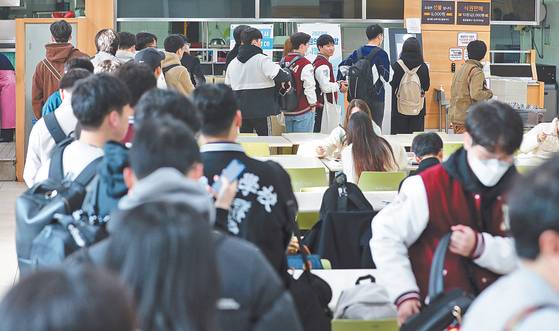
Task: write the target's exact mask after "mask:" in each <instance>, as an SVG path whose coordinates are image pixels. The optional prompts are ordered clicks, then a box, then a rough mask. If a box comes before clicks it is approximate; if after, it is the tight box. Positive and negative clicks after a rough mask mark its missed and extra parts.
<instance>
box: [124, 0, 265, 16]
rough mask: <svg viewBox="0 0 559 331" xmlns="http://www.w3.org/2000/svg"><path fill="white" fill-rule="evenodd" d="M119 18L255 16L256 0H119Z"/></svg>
mask: <svg viewBox="0 0 559 331" xmlns="http://www.w3.org/2000/svg"><path fill="white" fill-rule="evenodd" d="M117 12H118V17H119V18H142V17H143V18H148V17H149V18H151V17H157V18H169V17H170V18H183V17H189V18H230V17H234V18H254V17H255V5H254V0H209V1H208V0H188V1H185V0H158V1H154V0H118V5H117Z"/></svg>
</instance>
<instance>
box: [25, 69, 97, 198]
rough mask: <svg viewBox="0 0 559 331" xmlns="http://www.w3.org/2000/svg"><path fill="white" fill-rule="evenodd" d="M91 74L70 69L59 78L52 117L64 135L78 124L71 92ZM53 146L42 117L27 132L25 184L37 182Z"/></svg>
mask: <svg viewBox="0 0 559 331" xmlns="http://www.w3.org/2000/svg"><path fill="white" fill-rule="evenodd" d="M92 74H93V73H91V72H89V71H87V70H85V69H72V70H70V71H68V72H67V73H66V74H65V75H64V77H62V79H61V80H60V91H61V93H60V95H61V96H62V104H61V105H60V107H58V108H57V109H56V110H55V111H54V119H55V120H56V123H58V125H59V126H60V129H62V133H63V134H64V136H68V135H69V134H70V133H71V132H74V131H75V130H76V124H78V119H77V118H76V116H75V115H74V112H73V110H72V92H73V91H74V89H75V87H76V86H77V85H78V83H79V82H80V81H82V80H83V79H85V78H87V77H89V76H91V75H92ZM49 116H52V115H49ZM47 119H48V118H47ZM55 146H56V141H55V140H54V138H53V136H52V134H51V132H50V130H49V128H48V127H47V124H46V122H45V118H44V117H43V118H41V119H40V120H38V121H37V123H35V125H33V128H32V129H31V133H30V134H29V139H28V145H27V156H26V158H25V167H24V168H23V179H24V180H25V183H26V184H27V186H29V187H31V186H33V185H34V184H35V183H36V182H37V181H36V179H35V177H36V176H37V172H38V171H39V169H40V168H41V167H42V166H43V165H44V164H45V163H47V162H50V159H51V157H52V150H53V149H54V147H55Z"/></svg>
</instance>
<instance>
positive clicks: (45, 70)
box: [31, 20, 89, 120]
mask: <svg viewBox="0 0 559 331" xmlns="http://www.w3.org/2000/svg"><path fill="white" fill-rule="evenodd" d="M50 33H51V35H52V36H51V42H50V43H48V44H46V45H45V48H46V51H47V53H46V57H45V59H43V60H42V61H41V62H39V63H38V64H37V67H36V68H35V73H34V74H33V86H32V89H31V94H32V96H31V98H32V99H33V113H34V114H35V119H37V120H38V119H39V118H41V116H42V115H41V110H42V108H43V105H44V104H45V102H46V101H47V98H48V97H49V96H50V95H51V94H53V93H54V92H56V91H57V90H58V85H59V84H60V79H61V78H62V75H63V73H64V64H65V63H66V62H67V61H68V60H70V59H73V58H75V57H89V56H88V55H87V54H85V53H82V52H80V50H79V49H77V48H74V46H73V45H72V44H71V43H69V40H70V38H71V37H72V26H71V25H70V24H69V23H68V22H66V21H64V20H62V21H58V22H54V23H52V24H51V26H50Z"/></svg>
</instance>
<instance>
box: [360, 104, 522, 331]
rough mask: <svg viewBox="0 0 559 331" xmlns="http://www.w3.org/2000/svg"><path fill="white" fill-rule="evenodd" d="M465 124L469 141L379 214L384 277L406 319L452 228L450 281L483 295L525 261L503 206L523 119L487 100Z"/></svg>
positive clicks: (375, 247) (378, 250)
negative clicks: (441, 242) (507, 226)
mask: <svg viewBox="0 0 559 331" xmlns="http://www.w3.org/2000/svg"><path fill="white" fill-rule="evenodd" d="M505 123H506V125H505ZM465 126H466V133H465V135H464V148H462V149H460V150H458V151H457V152H455V153H454V154H453V155H451V156H450V157H449V159H448V160H447V161H446V162H444V163H443V164H440V165H436V166H433V167H431V168H429V169H427V170H425V171H423V172H421V173H420V174H419V175H417V176H412V177H410V178H408V179H407V180H406V181H404V183H403V185H402V188H401V190H400V193H399V194H398V196H397V198H396V199H395V201H394V202H393V203H392V204H390V205H389V206H387V207H386V208H384V209H383V210H382V211H381V212H380V213H379V214H378V215H377V216H376V217H375V218H374V219H373V221H372V232H373V237H372V239H371V241H370V246H371V252H372V256H373V260H374V261H375V263H376V266H377V268H378V270H379V274H378V277H377V281H378V283H379V284H381V285H383V286H385V287H386V289H387V290H388V293H389V296H390V298H391V299H392V300H394V303H395V304H396V305H397V307H398V321H399V323H400V324H402V323H404V322H405V321H406V320H407V319H408V318H409V317H411V316H412V315H414V314H416V313H418V312H419V311H420V309H421V306H422V303H423V302H424V300H425V299H426V296H427V290H428V282H429V271H430V268H431V260H432V257H433V253H434V251H435V249H436V247H437V245H438V242H439V240H440V239H441V238H442V237H443V236H444V235H445V234H447V233H449V232H451V233H452V236H451V240H450V252H449V254H447V257H446V260H445V270H446V272H447V273H446V277H445V289H452V288H461V289H463V290H465V291H466V292H469V293H471V294H473V295H478V294H479V293H480V292H481V291H482V290H483V289H485V288H486V287H487V286H489V285H491V284H492V283H493V282H494V281H495V280H496V279H497V278H498V277H499V276H500V275H503V274H507V273H509V272H511V271H513V270H514V269H515V268H516V267H517V263H518V262H517V258H516V255H515V253H514V247H513V243H512V240H511V239H509V238H506V237H505V232H504V230H505V229H504V226H503V225H504V222H503V221H504V213H503V208H504V205H505V195H506V194H507V192H508V190H509V187H510V185H511V183H512V181H513V180H514V179H515V178H516V177H517V175H518V173H517V171H516V168H515V167H514V165H513V154H514V152H515V151H516V150H517V149H518V148H519V147H520V144H521V142H522V131H523V125H522V119H521V118H520V116H519V115H518V113H516V112H515V111H514V110H513V109H512V108H511V107H510V106H508V105H506V104H503V103H499V102H480V103H478V104H476V105H474V106H472V107H471V108H470V110H469V112H468V117H467V119H466V123H465Z"/></svg>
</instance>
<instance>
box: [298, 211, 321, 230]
mask: <svg viewBox="0 0 559 331" xmlns="http://www.w3.org/2000/svg"><path fill="white" fill-rule="evenodd" d="M319 218H320V214H319V212H318V211H309V212H300V213H298V214H297V217H296V222H297V225H298V226H299V229H301V230H310V229H312V227H313V226H314V225H315V224H316V222H318V219H319Z"/></svg>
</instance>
